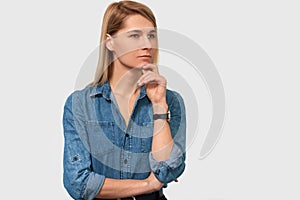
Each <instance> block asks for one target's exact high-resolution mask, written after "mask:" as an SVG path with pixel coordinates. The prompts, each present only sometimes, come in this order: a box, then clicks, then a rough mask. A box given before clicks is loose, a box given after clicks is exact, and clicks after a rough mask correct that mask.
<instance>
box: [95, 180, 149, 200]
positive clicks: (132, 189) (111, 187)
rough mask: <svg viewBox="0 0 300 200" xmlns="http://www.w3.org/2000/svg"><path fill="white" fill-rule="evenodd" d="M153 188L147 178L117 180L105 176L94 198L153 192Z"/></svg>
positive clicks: (129, 195) (121, 196) (120, 196)
mask: <svg viewBox="0 0 300 200" xmlns="http://www.w3.org/2000/svg"><path fill="white" fill-rule="evenodd" d="M154 191H155V188H154V187H152V186H151V184H150V183H149V181H147V179H145V180H133V179H126V180H119V179H111V178H105V180H104V184H103V186H102V188H101V190H100V192H99V193H98V195H97V196H96V198H123V197H131V196H136V195H139V194H145V193H150V192H154Z"/></svg>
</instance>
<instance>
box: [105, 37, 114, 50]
mask: <svg viewBox="0 0 300 200" xmlns="http://www.w3.org/2000/svg"><path fill="white" fill-rule="evenodd" d="M105 46H106V48H108V50H110V51H114V48H113V46H114V45H113V38H112V37H111V35H109V34H106V40H105Z"/></svg>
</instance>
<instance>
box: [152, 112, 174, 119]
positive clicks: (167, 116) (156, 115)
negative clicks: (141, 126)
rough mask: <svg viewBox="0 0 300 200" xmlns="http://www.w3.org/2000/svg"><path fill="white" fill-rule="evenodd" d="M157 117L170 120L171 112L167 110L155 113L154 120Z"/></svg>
mask: <svg viewBox="0 0 300 200" xmlns="http://www.w3.org/2000/svg"><path fill="white" fill-rule="evenodd" d="M156 119H166V120H170V112H167V113H165V114H154V115H153V120H156Z"/></svg>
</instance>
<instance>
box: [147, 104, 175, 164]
mask: <svg viewBox="0 0 300 200" xmlns="http://www.w3.org/2000/svg"><path fill="white" fill-rule="evenodd" d="M167 112H168V105H167V104H166V103H159V104H154V105H153V113H154V114H164V113H167ZM173 144H174V143H173V138H172V135H171V130H170V126H169V123H168V122H167V120H166V119H156V120H155V121H154V133H153V140H152V155H153V158H154V159H155V160H157V161H164V160H167V159H168V158H169V156H170V154H171V151H172V148H173Z"/></svg>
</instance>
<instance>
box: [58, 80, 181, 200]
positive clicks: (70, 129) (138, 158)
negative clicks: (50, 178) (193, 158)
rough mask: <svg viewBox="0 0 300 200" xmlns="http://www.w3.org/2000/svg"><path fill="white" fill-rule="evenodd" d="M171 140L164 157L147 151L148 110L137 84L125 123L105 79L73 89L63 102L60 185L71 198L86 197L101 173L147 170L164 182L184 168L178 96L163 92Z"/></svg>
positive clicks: (139, 175) (133, 174)
mask: <svg viewBox="0 0 300 200" xmlns="http://www.w3.org/2000/svg"><path fill="white" fill-rule="evenodd" d="M166 100H167V104H168V108H169V111H170V113H171V119H170V121H169V125H170V130H171V134H172V137H173V141H174V146H173V149H172V151H171V154H170V156H169V158H168V159H167V160H164V161H160V162H158V161H156V160H155V159H154V158H153V156H152V153H151V145H152V135H153V129H154V121H153V110H152V104H151V101H150V100H149V99H148V97H147V94H146V89H145V87H144V86H143V87H142V88H141V92H140V94H139V96H138V98H137V100H136V101H135V104H134V108H133V111H132V114H131V116H130V119H129V122H128V125H127V126H126V124H125V121H124V119H123V117H122V115H121V113H120V111H119V108H118V105H117V102H116V99H115V97H114V95H113V93H112V91H111V88H110V85H109V83H108V82H106V83H104V84H103V85H101V86H93V87H87V88H85V89H83V90H80V91H75V92H73V93H72V94H71V95H70V96H69V97H68V98H67V101H66V103H65V106H64V114H63V128H64V139H65V144H64V158H63V164H64V173H63V182H64V186H65V188H66V190H67V191H68V193H69V194H70V195H71V196H72V197H73V198H74V199H87V200H92V199H93V198H95V196H96V195H97V194H98V193H99V191H100V190H101V188H102V185H103V183H104V179H105V178H114V179H139V180H141V179H145V178H147V177H148V176H149V174H150V172H151V171H153V172H154V175H155V176H156V177H157V179H158V180H159V181H160V182H162V183H164V187H166V186H167V183H170V182H172V181H174V180H175V179H176V178H177V177H179V176H180V175H181V174H182V173H183V171H184V168H185V140H186V116H185V106H184V103H183V99H182V98H181V96H180V95H179V94H178V93H176V92H174V91H171V90H167V92H166Z"/></svg>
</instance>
